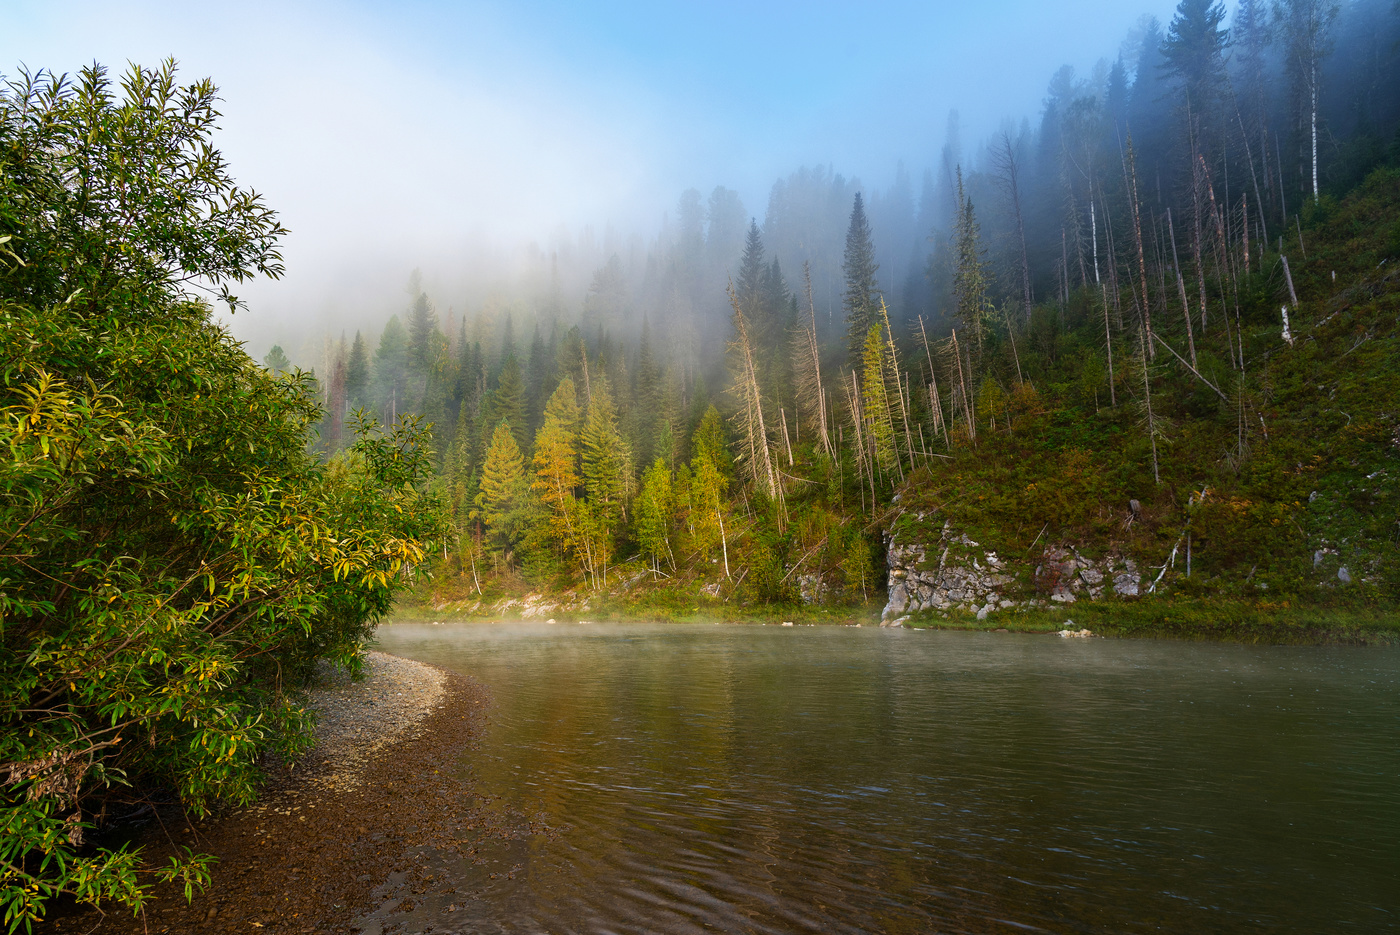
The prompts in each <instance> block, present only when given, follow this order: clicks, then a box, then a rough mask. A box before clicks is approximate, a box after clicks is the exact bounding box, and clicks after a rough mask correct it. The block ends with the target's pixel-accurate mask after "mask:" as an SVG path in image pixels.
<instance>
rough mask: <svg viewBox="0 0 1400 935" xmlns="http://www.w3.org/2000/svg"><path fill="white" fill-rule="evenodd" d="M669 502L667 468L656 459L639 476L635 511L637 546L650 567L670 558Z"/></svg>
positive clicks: (668, 474) (670, 509)
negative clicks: (644, 555)
mask: <svg viewBox="0 0 1400 935" xmlns="http://www.w3.org/2000/svg"><path fill="white" fill-rule="evenodd" d="M671 501H672V495H671V469H670V468H668V467H667V466H666V462H665V461H662V460H661V459H660V458H657V459H656V460H655V461H654V462H652V465H651V467H649V468H647V469H646V471H645V472H644V473H643V474H642V489H641V492H640V493H639V494H638V495H637V504H636V511H635V512H636V516H637V544H638V545H640V546H641V547H642V550H643V551H644V552H646V553H647V554H648V555H650V556H651V558H652V567H653V568H655V567H656V565H657V564H658V563H659V562H660V561H661V559H662V558H666V559H668V560H669V559H671V542H670V535H669V533H670V526H671V511H672V502H671Z"/></svg>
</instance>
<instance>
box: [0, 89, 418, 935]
mask: <svg viewBox="0 0 1400 935" xmlns="http://www.w3.org/2000/svg"><path fill="white" fill-rule="evenodd" d="M215 94H216V92H215V88H214V86H213V84H212V83H210V82H209V81H207V80H206V81H198V82H195V83H193V84H190V85H185V86H182V85H180V84H179V83H178V82H177V80H176V70H175V66H174V63H173V62H167V63H165V64H164V65H163V66H161V67H160V68H156V69H146V68H140V67H132V68H131V69H130V70H129V71H128V72H127V74H126V76H125V77H124V78H123V79H122V81H121V83H120V86H119V87H114V86H113V82H112V81H111V79H109V77H108V76H107V74H106V73H105V71H104V70H103V69H102V68H100V67H97V66H94V67H91V68H88V69H84V70H83V71H82V72H81V73H79V74H78V75H77V76H76V77H75V78H74V79H72V80H70V79H68V78H66V77H58V76H53V75H49V74H45V73H40V74H38V75H25V76H22V77H21V78H20V79H19V80H17V81H13V82H10V83H8V84H6V85H5V86H4V87H3V88H0V245H3V248H4V254H3V258H0V380H3V386H2V387H0V416H3V418H0V451H3V455H0V457H3V469H0V530H3V533H0V537H3V538H0V542H3V545H0V583H3V584H2V585H0V725H2V726H0V771H3V772H4V773H5V775H6V776H7V781H6V783H5V785H4V786H3V787H0V906H3V908H4V919H5V922H6V924H7V925H8V927H9V928H10V929H11V930H14V929H15V928H16V927H19V926H25V927H28V926H29V924H30V923H31V922H32V921H34V920H37V919H40V918H42V915H43V912H44V906H45V903H46V902H47V901H48V900H50V899H51V898H53V897H55V896H56V895H58V894H60V893H67V894H71V895H72V896H74V897H76V898H77V899H78V900H80V901H86V902H94V903H95V902H100V901H105V900H116V901H118V902H120V903H123V904H125V905H127V906H130V907H133V908H137V909H139V907H140V906H141V905H142V903H143V901H144V900H145V899H146V898H147V890H148V886H149V884H148V883H147V882H145V881H146V880H147V879H149V878H150V877H151V876H152V875H153V874H154V875H158V876H162V877H165V878H174V879H179V878H183V879H184V880H185V881H186V882H187V883H188V884H190V885H201V884H202V883H203V882H205V881H206V880H207V879H208V872H209V871H208V860H207V859H206V858H202V857H199V856H197V855H193V854H189V855H187V857H186V859H183V860H177V861H174V862H173V863H172V864H171V865H170V866H167V867H165V868H150V867H146V866H145V865H144V864H143V863H142V858H141V854H140V851H139V849H136V848H132V847H130V846H127V845H123V846H122V847H119V848H117V849H115V850H113V849H108V848H105V847H101V846H94V844H97V843H100V842H91V841H89V840H88V839H89V838H90V837H91V835H92V832H93V831H94V829H95V828H97V827H98V826H99V825H100V824H101V823H102V822H103V820H104V819H111V818H114V817H119V816H120V815H122V814H123V813H125V812H127V811H130V810H131V809H133V808H136V807H138V806H139V805H140V804H141V803H144V802H146V801H148V800H149V796H150V794H151V792H152V791H153V790H159V789H166V790H169V791H171V792H173V793H175V794H176V795H177V796H178V798H179V800H180V802H181V803H182V804H183V806H184V807H185V808H186V809H188V810H189V811H191V812H193V813H195V814H203V813H204V812H206V811H207V810H208V809H210V808H211V807H213V806H214V805H215V804H216V803H220V802H224V803H234V804H238V803H246V802H247V801H249V800H250V799H251V798H253V796H254V795H255V792H256V789H257V787H258V783H259V780H260V766H259V762H260V761H259V758H260V756H261V754H263V753H264V752H267V751H275V752H280V753H283V754H294V753H296V752H297V751H300V750H302V749H304V748H305V747H306V746H307V744H308V743H309V738H310V734H309V718H308V715H307V714H306V712H305V710H304V709H303V707H302V705H301V703H300V701H299V695H298V689H299V687H300V685H301V684H302V681H303V680H304V679H305V677H306V676H307V675H308V674H309V673H310V672H311V671H312V669H313V667H314V665H315V663H316V661H317V660H318V659H332V660H335V661H337V662H340V663H343V664H346V665H348V666H350V667H352V668H357V667H358V666H359V665H360V659H361V653H362V644H363V640H364V637H365V636H366V633H367V630H368V628H369V627H370V626H372V624H373V623H374V622H375V620H376V619H377V618H378V617H379V616H380V615H381V614H383V613H384V612H385V611H386V610H387V609H388V607H389V606H390V602H391V600H392V596H393V594H394V592H395V591H396V589H397V588H398V587H400V586H401V584H402V582H403V578H402V576H401V572H402V571H403V570H404V569H405V566H407V565H411V564H414V563H417V562H418V561H419V560H420V559H421V558H422V557H423V555H424V553H425V548H426V543H427V541H428V540H429V539H430V538H431V537H433V536H434V535H436V532H437V529H438V525H439V523H440V510H439V508H438V507H437V505H436V502H435V501H434V500H433V499H432V498H430V497H426V496H423V495H422V494H421V493H420V492H419V489H418V485H419V482H420V481H421V480H422V479H423V478H424V476H425V474H426V472H427V470H428V464H427V460H426V457H425V448H424V444H425V442H426V439H425V437H424V436H423V434H422V433H421V432H419V431H418V430H417V429H416V428H415V425H416V422H415V421H414V420H412V419H409V420H405V421H403V422H401V423H400V424H398V425H395V426H393V427H391V428H390V429H389V430H388V431H387V432H382V431H379V430H378V428H377V426H376V425H375V424H374V423H373V422H372V421H368V420H364V421H362V422H361V423H360V424H359V426H358V428H359V432H358V438H357V441H356V442H355V443H354V444H353V445H352V446H351V447H350V450H349V451H348V452H347V453H345V454H343V455H342V456H340V457H339V458H337V459H336V460H335V461H333V462H331V463H330V464H322V463H320V462H318V461H317V460H316V458H315V457H314V456H313V454H312V453H311V452H310V450H309V447H308V441H309V430H310V427H311V426H312V425H314V424H315V423H316V421H317V420H318V419H319V418H320V415H321V413H320V409H319V407H318V405H317V403H316V398H317V397H316V394H314V393H313V392H312V388H311V383H310V378H309V377H308V376H306V375H304V374H301V373H300V372H292V373H289V374H286V375H284V376H280V377H279V376H276V375H274V374H273V373H270V372H269V371H267V370H265V369H264V368H262V367H260V366H259V365H258V364H257V363H256V362H255V361H254V360H253V359H252V358H250V357H249V356H248V355H247V353H245V352H244V350H243V349H242V346H241V345H240V344H239V343H237V342H235V341H234V340H232V339H231V338H230V336H229V335H228V333H227V332H226V331H224V330H223V329H222V328H221V327H219V326H217V325H215V324H213V323H212V322H211V321H210V308H209V305H208V304H207V302H206V301H205V300H204V298H203V297H202V294H201V293H200V292H198V291H196V285H197V284H198V285H201V286H203V287H205V288H210V287H212V290H213V292H214V294H215V295H216V296H218V297H219V298H220V299H221V300H222V301H223V302H225V303H226V304H228V305H229V306H230V307H231V308H237V307H238V305H239V302H238V299H237V297H236V296H234V295H233V294H232V293H231V292H230V291H229V287H230V286H231V285H234V284H237V283H239V282H242V281H245V280H247V279H249V278H251V277H253V276H257V275H268V276H273V277H277V276H279V275H280V274H281V272H282V262H281V256H280V254H279V253H278V251H277V241H278V238H279V237H280V236H281V235H282V234H283V233H285V231H284V230H283V229H282V227H281V226H280V224H279V223H278V221H277V216H276V214H275V213H274V212H273V211H272V210H271V209H270V208H269V207H267V206H266V205H265V204H264V202H263V200H262V199H261V197H260V196H258V195H256V194H255V193H254V192H253V191H251V190H250V189H245V188H241V187H239V186H237V185H236V184H235V183H234V181H233V179H232V178H231V177H230V176H229V174H228V171H227V167H226V166H225V164H224V162H223V159H222V157H221V156H220V155H219V153H218V151H217V150H216V149H215V148H214V147H213V146H212V145H211V137H212V134H213V131H214V129H215V125H216V122H217V118H218V116H219V115H218V112H217V110H216V109H215V101H216V96H215ZM205 294H207V293H205Z"/></svg>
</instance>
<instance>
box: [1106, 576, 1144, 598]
mask: <svg viewBox="0 0 1400 935" xmlns="http://www.w3.org/2000/svg"><path fill="white" fill-rule="evenodd" d="M1141 583H1142V579H1141V577H1139V576H1138V574H1137V572H1135V571H1123V572H1119V573H1118V574H1116V575H1114V576H1113V592H1114V593H1115V594H1117V595H1118V596H1119V597H1137V596H1138V585H1139V584H1141Z"/></svg>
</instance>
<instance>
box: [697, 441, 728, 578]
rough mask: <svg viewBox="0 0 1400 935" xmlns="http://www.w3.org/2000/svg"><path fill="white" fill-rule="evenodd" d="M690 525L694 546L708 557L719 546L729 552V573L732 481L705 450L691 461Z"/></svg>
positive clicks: (726, 571) (726, 559) (726, 563)
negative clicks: (726, 519)
mask: <svg viewBox="0 0 1400 935" xmlns="http://www.w3.org/2000/svg"><path fill="white" fill-rule="evenodd" d="M690 471H691V480H690V513H689V516H688V520H689V523H688V525H689V527H690V545H691V548H692V549H694V550H696V551H698V552H699V553H700V554H701V555H702V556H704V557H705V558H706V559H708V558H709V557H710V556H712V555H713V554H714V551H715V549H716V548H717V547H718V548H720V549H721V550H723V551H724V552H725V553H726V557H725V565H726V568H725V574H726V576H727V575H728V573H729V570H728V567H727V566H728V555H727V552H728V545H727V544H726V543H725V539H724V535H725V529H724V514H725V512H727V510H728V508H729V505H728V503H727V502H726V501H725V497H724V494H725V490H726V489H727V487H728V484H727V483H726V481H725V478H724V475H722V474H721V473H720V472H719V469H718V468H717V467H716V466H715V463H714V462H713V461H712V460H710V458H709V456H708V454H706V453H705V452H704V451H701V452H700V453H698V454H696V455H695V457H694V458H692V459H691V461H690Z"/></svg>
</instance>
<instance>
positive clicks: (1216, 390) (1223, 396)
mask: <svg viewBox="0 0 1400 935" xmlns="http://www.w3.org/2000/svg"><path fill="white" fill-rule="evenodd" d="M1152 337H1154V338H1156V339H1157V343H1158V344H1160V345H1162V346H1163V347H1165V348H1166V349H1167V350H1169V351H1171V352H1172V356H1173V357H1175V358H1176V359H1177V360H1179V361H1181V366H1183V367H1185V368H1186V369H1187V370H1189V371H1191V372H1192V373H1193V374H1195V376H1196V379H1197V380H1200V381H1201V382H1202V383H1204V384H1205V385H1206V386H1208V387H1210V388H1211V389H1213V390H1215V395H1216V396H1219V397H1220V398H1221V399H1223V400H1224V401H1225V402H1227V403H1228V402H1229V401H1230V397H1228V396H1226V395H1225V394H1224V393H1222V392H1220V387H1218V386H1216V385H1215V384H1214V383H1212V382H1210V381H1209V380H1207V379H1206V378H1205V377H1203V376H1201V372H1200V371H1199V370H1197V369H1196V368H1195V367H1193V366H1191V365H1190V364H1188V363H1187V362H1186V359H1185V358H1183V357H1182V356H1181V355H1180V354H1178V353H1177V352H1176V348H1174V347H1172V346H1171V345H1170V344H1168V343H1167V342H1166V341H1164V340H1162V336H1161V335H1160V334H1156V333H1155V332H1154V333H1153V335H1152Z"/></svg>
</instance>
